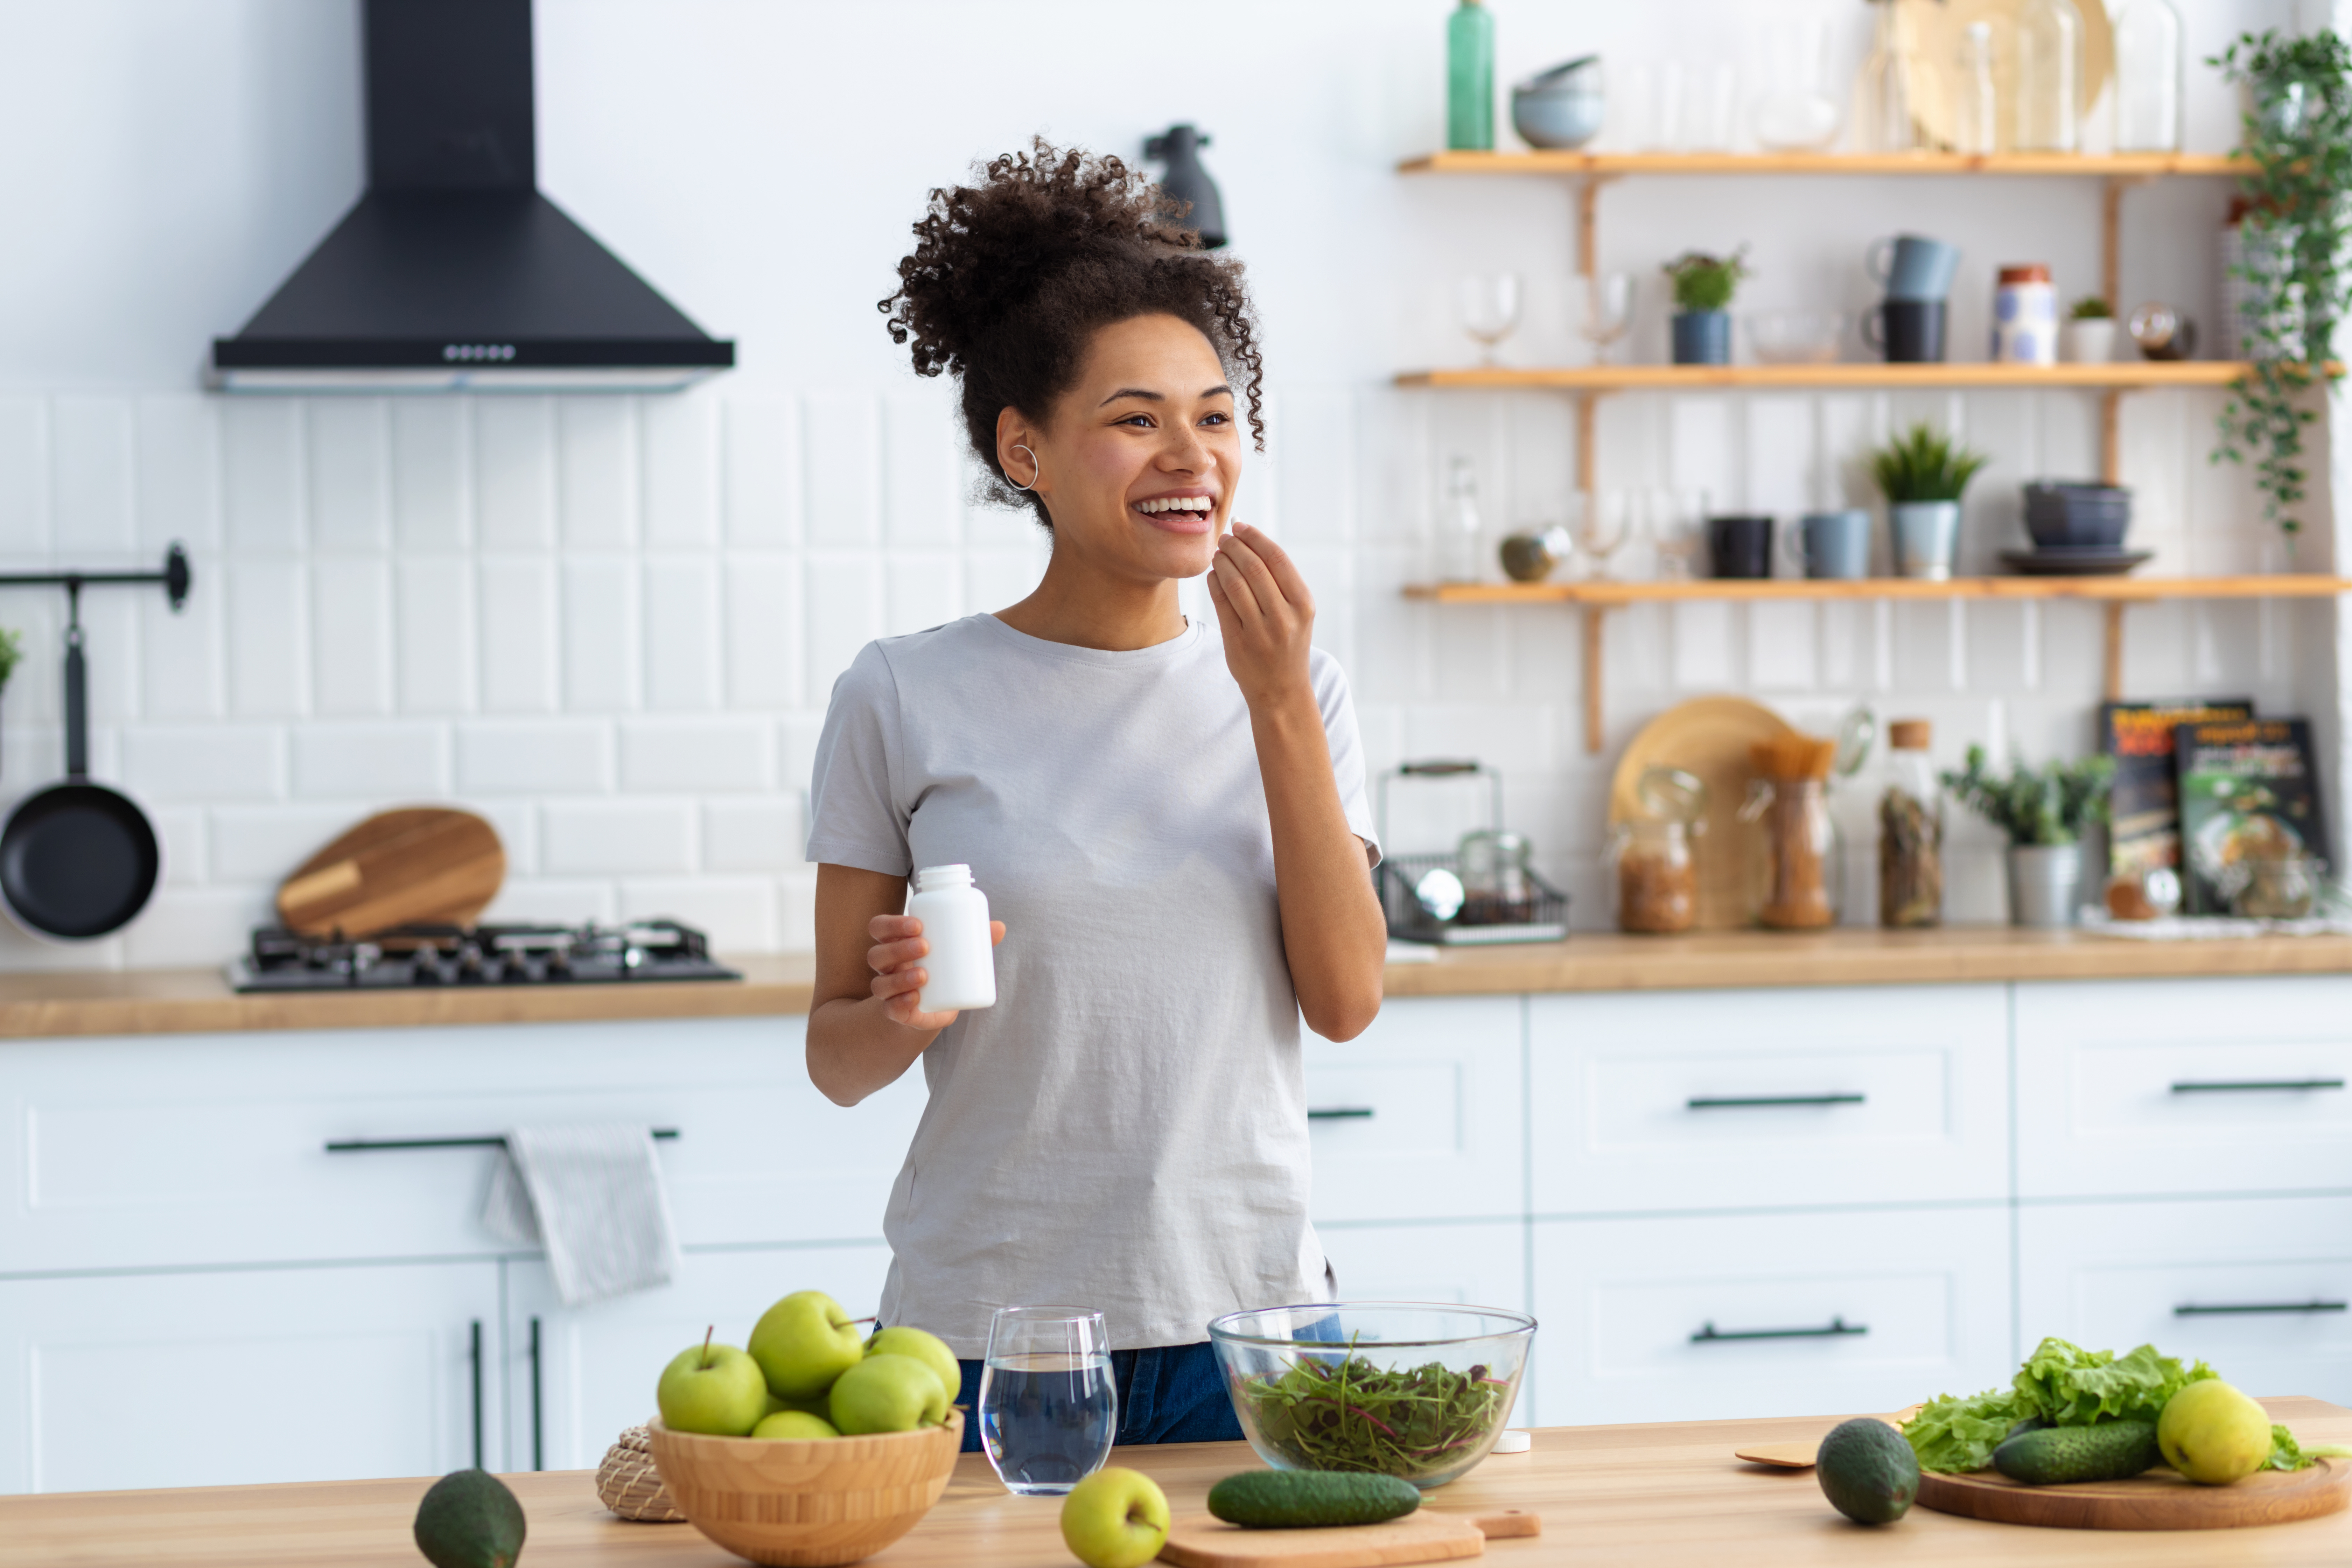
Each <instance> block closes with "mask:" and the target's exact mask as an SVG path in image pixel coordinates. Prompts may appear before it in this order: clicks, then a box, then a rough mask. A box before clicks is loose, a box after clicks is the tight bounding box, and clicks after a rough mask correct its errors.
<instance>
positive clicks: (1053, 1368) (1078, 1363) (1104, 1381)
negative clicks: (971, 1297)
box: [980, 1307, 1118, 1497]
mask: <svg viewBox="0 0 2352 1568" xmlns="http://www.w3.org/2000/svg"><path fill="white" fill-rule="evenodd" d="M1117 1432H1118V1386H1117V1384H1114V1383H1113V1382H1112V1381H1111V1371H1110V1343H1109V1341H1108V1339H1107V1338H1106V1337H1105V1336H1104V1333H1103V1318H1102V1314H1101V1313H1100V1312H1097V1311H1095V1310H1092V1309H1090V1308H1087V1307H1003V1308H999V1309H998V1310H997V1313H996V1317H995V1320H994V1321H992V1322H991V1323H990V1324H989V1325H988V1359H987V1361H986V1362H985V1363H983V1364H982V1369H981V1373H980V1441H981V1446H982V1447H983V1448H985V1449H986V1450H987V1451H988V1462H989V1463H990V1464H991V1465H992V1466H994V1467H995V1468H996V1476H997V1479H999V1480H1001V1481H1003V1483H1004V1485H1005V1489H1007V1490H1009V1491H1012V1492H1015V1493H1017V1494H1019V1495H1021V1496H1024V1497H1050V1496H1055V1495H1057V1494H1059V1493H1062V1492H1066V1491H1068V1490H1069V1489H1071V1488H1072V1487H1074V1486H1076V1485H1077V1484H1078V1483H1079V1482H1080V1481H1082V1480H1084V1479H1086V1478H1087V1477H1088V1476H1090V1475H1092V1474H1094V1473H1095V1472H1096V1471H1097V1470H1098V1469H1100V1468H1102V1465H1103V1461H1104V1460H1105V1459H1107V1458H1110V1445H1111V1438H1112V1437H1113V1436H1115V1435H1116V1434H1117Z"/></svg>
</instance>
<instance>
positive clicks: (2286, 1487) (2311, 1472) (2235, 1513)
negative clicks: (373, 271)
mask: <svg viewBox="0 0 2352 1568" xmlns="http://www.w3.org/2000/svg"><path fill="white" fill-rule="evenodd" d="M2347 1500H2352V1465H2347V1463H2346V1462H2345V1461H2344V1460H2341V1459H2322V1460H2320V1461H2318V1462H2317V1463H2316V1464H2315V1465H2313V1466H2312V1467H2311V1468H2309V1469H2307V1470H2294V1471H2285V1470H2261V1471H2257V1472H2256V1473H2255V1474H2253V1475H2251V1476H2248V1477H2247V1478H2246V1479H2244V1480H2242V1481H2238V1482H2235V1483H2233V1484H2231V1485H2230V1486H2226V1487H2200V1486H2194V1485H2191V1484H2190V1483H2189V1482H2188V1481H2186V1480H2183V1479H2181V1478H2180V1475H2179V1472H2178V1471H2176V1470H2173V1469H2171V1468H2168V1467H2166V1466H2162V1465H2159V1466H2158V1467H2157V1468H2155V1469H2152V1470H2150V1471H2148V1472H2147V1474H2145V1475H2139V1476H2134V1477H2133V1478H2132V1479H2129V1480H2127V1481H2084V1482H2082V1483H2080V1484H2079V1485H2075V1486H2071V1487H2029V1486H2025V1485H2023V1484H2022V1483H2021V1482H2017V1481H2012V1480H2011V1479H2009V1478H2008V1477H2007V1476H2003V1475H2000V1474H1997V1473H1995V1472H1994V1471H1991V1470H1979V1471H1977V1472H1975V1473H1974V1474H1973V1475H1965V1476H1945V1475H1937V1474H1936V1473H1934V1472H1933V1471H1923V1472H1921V1474H1920V1477H1919V1497H1918V1502H1919V1506H1920V1507H1922V1508H1932V1509H1934V1510H1936V1511H1937V1512H1938V1513H1956V1514H1961V1515H1964V1516H1965V1517H1967V1518H1969V1519H1989V1520H1994V1521H1999V1522H2000V1523H2002V1524H2042V1525H2051V1526H2054V1527H2056V1528H2058V1529H2061V1530H2228V1529H2231V1528H2233V1527H2235V1526H2238V1525H2244V1524H2286V1523H2289V1522H2291V1521H2294V1520H2298V1519H2316V1518H2318V1517H2319V1516H2320V1515H2321V1514H2324V1513H2336V1512H2338V1511H2340V1510H2342V1509H2343V1508H2344V1506H2345V1504H2346V1502H2347Z"/></svg>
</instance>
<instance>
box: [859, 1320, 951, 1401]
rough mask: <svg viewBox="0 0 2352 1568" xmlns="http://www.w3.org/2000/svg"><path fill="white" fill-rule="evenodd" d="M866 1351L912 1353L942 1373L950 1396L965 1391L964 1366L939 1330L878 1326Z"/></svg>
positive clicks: (871, 1352)
mask: <svg viewBox="0 0 2352 1568" xmlns="http://www.w3.org/2000/svg"><path fill="white" fill-rule="evenodd" d="M866 1354H867V1355H910V1356H913V1357H914V1358H915V1359H916V1360H917V1361H919V1362H921V1363H923V1364H924V1365H925V1366H927V1367H929V1368H930V1369H931V1370H932V1371H933V1372H935V1373H938V1374H939V1378H940V1382H941V1383H943V1384H946V1385H947V1391H948V1399H949V1401H950V1403H953V1401H954V1399H955V1396H956V1395H957V1394H961V1393H962V1392H963V1368H962V1366H961V1365H960V1364H959V1363H957V1361H956V1353H955V1352H953V1351H951V1350H950V1349H948V1344H947V1342H946V1341H945V1340H943V1339H941V1338H940V1336H939V1335H937V1334H927V1333H925V1332H924V1331H922V1330H920V1329H909V1328H905V1327H896V1328H887V1329H879V1330H877V1331H875V1334H874V1337H873V1338H871V1339H869V1340H867V1341H866Z"/></svg>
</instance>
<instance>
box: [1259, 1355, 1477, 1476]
mask: <svg viewBox="0 0 2352 1568" xmlns="http://www.w3.org/2000/svg"><path fill="white" fill-rule="evenodd" d="M1235 1389H1236V1391H1237V1392H1238V1393H1239V1394H1240V1395H1241V1398H1242V1399H1243V1400H1244V1401H1245V1402H1246V1403H1247V1405H1248V1407H1249V1412H1250V1415H1251V1416H1252V1417H1253V1419H1254V1420H1255V1423H1256V1426H1257V1430H1258V1435H1259V1436H1260V1437H1262V1438H1264V1439H1265V1443H1266V1445H1267V1446H1268V1447H1271V1448H1273V1449H1275V1450H1276V1452H1277V1453H1279V1454H1281V1455H1282V1456H1283V1458H1286V1459H1287V1460H1288V1461H1289V1462H1291V1463H1292V1464H1295V1465H1297V1466H1298V1467H1299V1468H1302V1469H1309V1470H1355V1471H1360V1472H1369V1473H1370V1474H1374V1475H1386V1476H1401V1477H1402V1478H1403V1479H1406V1480H1413V1479H1418V1478H1420V1477H1422V1476H1427V1475H1434V1474H1436V1473H1437V1472H1438V1471H1440V1470H1443V1469H1445V1468H1448V1467H1449V1466H1453V1465H1457V1464H1459V1463H1461V1462H1462V1457H1463V1454H1464V1451H1465V1450H1466V1449H1471V1448H1475V1447H1477V1446H1478V1445H1479V1444H1480V1443H1482V1442H1484V1441H1486V1439H1487V1438H1488V1437H1489V1436H1492V1435H1493V1434H1494V1432H1495V1431H1496V1428H1498V1427H1500V1426H1502V1423H1503V1416H1504V1415H1505V1413H1506V1411H1507V1407H1508V1400H1509V1397H1510V1393H1511V1384H1510V1381H1509V1380H1508V1379H1507V1378H1498V1377H1490V1376H1488V1375H1487V1369H1486V1368H1485V1367H1484V1366H1474V1367H1472V1368H1471V1369H1470V1370H1469V1371H1468V1372H1467V1373H1458V1372H1449V1371H1448V1370H1446V1368H1445V1367H1444V1365H1442V1364H1441V1363H1436V1362H1432V1363H1429V1364H1428V1365H1427V1366H1423V1367H1416V1368H1414V1369H1413V1370H1412V1371H1410V1372H1407V1371H1403V1370H1402V1369H1399V1370H1395V1371H1390V1370H1387V1369H1384V1368H1381V1367H1377V1366H1374V1365H1373V1364H1372V1363H1370V1362H1369V1361H1367V1360H1365V1359H1364V1358H1363V1357H1361V1356H1353V1355H1351V1356H1349V1357H1347V1358H1346V1359H1344V1360H1336V1361H1335V1360H1333V1359H1330V1358H1327V1357H1319V1356H1318V1357H1301V1358H1300V1359H1299V1360H1298V1362H1297V1363H1295V1364H1294V1365H1292V1366H1291V1367H1290V1369H1289V1370H1288V1371H1286V1372H1284V1373H1280V1374H1279V1375H1277V1374H1276V1373H1260V1374H1258V1375H1257V1376H1255V1377H1249V1378H1244V1379H1243V1380H1242V1381H1241V1382H1240V1383H1238V1384H1235Z"/></svg>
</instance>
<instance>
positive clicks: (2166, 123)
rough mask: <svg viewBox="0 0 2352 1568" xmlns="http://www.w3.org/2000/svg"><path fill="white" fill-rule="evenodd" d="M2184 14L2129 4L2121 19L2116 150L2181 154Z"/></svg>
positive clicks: (2157, 5) (2158, 3)
mask: <svg viewBox="0 0 2352 1568" xmlns="http://www.w3.org/2000/svg"><path fill="white" fill-rule="evenodd" d="M2180 68H2181V49H2180V13H2179V12H2178V11H2175V10H2174V9H2173V8H2172V5H2171V3H2170V0H2128V4H2126V5H2125V6H2124V8H2123V11H2122V13H2121V14H2120V15H2119V16H2116V85H2115V88H2114V89H2113V90H2114V94H2115V100H2116V152H2118V153H2178V152H2179V151H2180V96H2181V78H2180Z"/></svg>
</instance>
